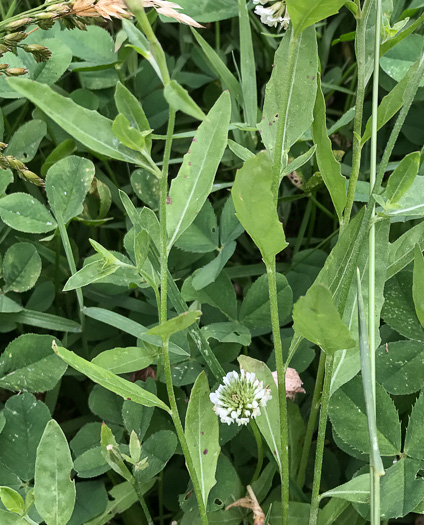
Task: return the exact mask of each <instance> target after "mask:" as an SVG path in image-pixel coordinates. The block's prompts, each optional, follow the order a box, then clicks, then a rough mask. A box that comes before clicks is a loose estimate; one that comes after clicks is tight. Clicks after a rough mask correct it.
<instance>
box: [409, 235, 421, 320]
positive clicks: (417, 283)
mask: <svg viewBox="0 0 424 525" xmlns="http://www.w3.org/2000/svg"><path fill="white" fill-rule="evenodd" d="M412 298H413V300H414V305H415V312H416V313H417V317H418V319H419V321H420V323H421V325H422V326H424V258H423V254H422V253H421V248H419V246H418V245H417V246H415V250H414V273H413V280H412Z"/></svg>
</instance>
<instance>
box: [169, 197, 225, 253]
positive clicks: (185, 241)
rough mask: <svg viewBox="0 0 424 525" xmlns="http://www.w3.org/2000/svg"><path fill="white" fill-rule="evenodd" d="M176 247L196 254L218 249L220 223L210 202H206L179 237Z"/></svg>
mask: <svg viewBox="0 0 424 525" xmlns="http://www.w3.org/2000/svg"><path fill="white" fill-rule="evenodd" d="M175 246H176V247H177V248H179V249H180V250H184V251H187V252H195V253H208V252H213V251H214V250H217V249H218V247H219V234H218V223H217V220H216V216H215V212H214V210H213V207H212V204H211V203H210V202H209V200H207V201H205V204H204V205H203V207H202V209H201V210H200V212H199V214H198V215H197V217H196V218H195V219H194V221H193V222H192V223H191V224H190V226H189V227H188V228H187V229H186V230H185V232H184V233H183V234H182V235H181V237H179V239H178V240H177V242H176V243H175Z"/></svg>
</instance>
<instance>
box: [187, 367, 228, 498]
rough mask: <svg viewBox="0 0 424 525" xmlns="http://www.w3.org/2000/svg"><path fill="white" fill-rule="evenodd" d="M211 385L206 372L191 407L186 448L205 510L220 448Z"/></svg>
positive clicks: (192, 393)
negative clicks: (198, 484) (210, 396)
mask: <svg viewBox="0 0 424 525" xmlns="http://www.w3.org/2000/svg"><path fill="white" fill-rule="evenodd" d="M209 394H210V391H209V385H208V379H207V377H206V374H205V372H202V373H201V374H200V375H199V377H198V378H197V379H196V382H195V383H194V386H193V390H192V391H191V396H190V401H189V403H188V408H187V415H186V424H185V435H186V439H187V445H188V447H189V450H190V454H191V457H192V460H193V463H194V468H195V470H196V474H197V477H198V479H199V482H200V487H201V491H202V499H203V502H204V504H205V506H206V504H207V501H208V495H209V492H210V490H211V488H212V487H213V486H214V485H215V483H216V479H215V472H216V466H217V463H218V456H219V452H220V450H221V447H220V446H219V427H218V418H217V417H216V415H215V413H214V411H213V405H212V403H211V401H210V399H209Z"/></svg>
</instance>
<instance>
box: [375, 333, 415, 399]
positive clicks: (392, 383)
mask: <svg viewBox="0 0 424 525" xmlns="http://www.w3.org/2000/svg"><path fill="white" fill-rule="evenodd" d="M376 374H377V381H378V382H379V383H380V384H381V385H382V386H384V388H385V389H386V390H387V391H388V392H389V393H390V394H393V395H406V394H412V393H414V392H417V391H418V390H421V389H422V388H423V387H424V351H423V345H422V343H421V342H419V341H410V340H405V341H397V342H394V343H388V344H387V346H386V345H384V346H381V347H380V348H378V350H377V353H376Z"/></svg>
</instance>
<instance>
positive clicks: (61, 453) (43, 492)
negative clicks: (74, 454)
mask: <svg viewBox="0 0 424 525" xmlns="http://www.w3.org/2000/svg"><path fill="white" fill-rule="evenodd" d="M73 466H74V465H73V462H72V458H71V452H70V450H69V446H68V442H67V440H66V437H65V434H64V433H63V431H62V429H61V428H60V426H59V424H58V423H57V422H56V421H55V420H54V419H52V420H50V421H49V422H48V423H47V425H46V428H45V430H44V433H43V436H42V438H41V441H40V444H39V445H38V449H37V459H36V461H35V483H34V491H35V506H36V507H37V510H38V512H39V514H40V516H41V517H42V518H43V520H44V521H45V522H46V524H47V525H66V524H67V523H68V521H69V520H70V518H71V515H72V512H73V510H74V505H75V497H76V492H75V481H72V480H71V471H72V468H73Z"/></svg>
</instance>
